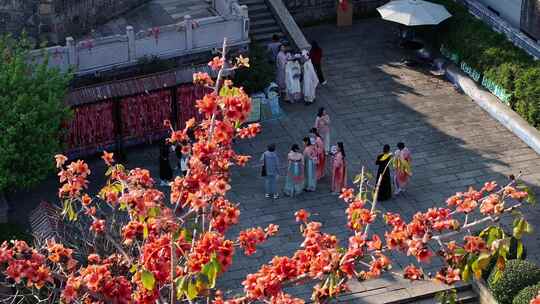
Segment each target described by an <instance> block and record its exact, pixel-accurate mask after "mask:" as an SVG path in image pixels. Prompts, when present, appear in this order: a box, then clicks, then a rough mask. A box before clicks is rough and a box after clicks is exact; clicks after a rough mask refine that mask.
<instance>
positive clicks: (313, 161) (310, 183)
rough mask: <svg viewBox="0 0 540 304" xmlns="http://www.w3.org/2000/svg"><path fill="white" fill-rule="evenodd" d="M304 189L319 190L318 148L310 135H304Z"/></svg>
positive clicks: (309, 190)
mask: <svg viewBox="0 0 540 304" xmlns="http://www.w3.org/2000/svg"><path fill="white" fill-rule="evenodd" d="M304 146H305V148H304V190H305V191H308V192H312V191H315V190H317V173H316V171H317V169H316V168H317V161H318V159H317V148H315V145H312V144H311V140H310V139H309V137H304Z"/></svg>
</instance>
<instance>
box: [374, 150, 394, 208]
mask: <svg viewBox="0 0 540 304" xmlns="http://www.w3.org/2000/svg"><path fill="white" fill-rule="evenodd" d="M391 160H392V153H390V146H389V145H384V147H383V153H381V154H379V156H377V161H375V164H376V165H378V166H379V170H377V180H376V181H375V182H376V183H378V182H379V177H380V176H381V174H382V180H381V185H380V186H379V194H378V195H377V199H378V200H379V201H385V200H388V199H390V198H391V197H392V179H391V178H390V166H389V165H388V163H389V162H390V161H391Z"/></svg>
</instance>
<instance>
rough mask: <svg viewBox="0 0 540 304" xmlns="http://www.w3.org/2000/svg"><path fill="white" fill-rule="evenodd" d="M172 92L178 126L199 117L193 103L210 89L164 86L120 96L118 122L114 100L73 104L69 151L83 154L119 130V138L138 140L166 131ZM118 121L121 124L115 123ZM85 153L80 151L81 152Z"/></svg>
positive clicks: (112, 139)
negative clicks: (154, 89) (164, 123)
mask: <svg viewBox="0 0 540 304" xmlns="http://www.w3.org/2000/svg"><path fill="white" fill-rule="evenodd" d="M171 92H172V93H174V94H176V105H177V116H176V122H177V125H178V126H179V128H183V127H184V126H185V123H186V121H188V120H189V119H190V118H192V117H195V118H196V119H197V120H199V119H200V118H201V116H200V114H199V112H198V110H197V108H196V106H195V104H196V101H197V99H201V98H202V97H203V96H204V94H207V93H210V92H212V89H209V88H205V87H202V86H195V85H193V84H186V85H181V86H178V87H177V88H176V89H175V90H174V91H171V90H170V89H163V90H158V91H154V92H151V93H149V94H147V93H141V94H139V95H135V96H130V97H124V98H122V99H120V109H119V110H120V115H119V118H120V119H119V122H117V121H116V120H117V119H116V115H115V107H114V106H115V104H114V101H113V100H106V101H101V102H96V103H92V104H86V105H79V106H76V107H74V109H73V112H74V117H73V120H72V121H71V122H70V123H69V124H67V127H68V132H67V134H66V136H65V142H66V143H67V146H68V148H69V150H70V152H74V151H77V152H79V153H78V154H81V155H84V154H89V153H94V152H96V151H99V149H103V148H104V147H105V146H108V145H112V144H114V143H115V140H116V139H117V137H118V133H119V131H121V134H120V136H121V138H122V139H128V140H129V139H141V140H144V139H145V138H147V137H148V136H152V135H156V134H160V133H161V132H164V131H166V129H165V127H164V126H163V121H164V120H166V119H171V117H172V100H173V98H172V97H173V96H171ZM116 123H120V124H121V125H120V126H117V125H115V124H116ZM84 151H85V152H86V153H83V152H84Z"/></svg>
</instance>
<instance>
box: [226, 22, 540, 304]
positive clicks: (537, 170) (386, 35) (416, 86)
mask: <svg viewBox="0 0 540 304" xmlns="http://www.w3.org/2000/svg"><path fill="white" fill-rule="evenodd" d="M305 33H306V35H307V36H308V38H316V39H317V40H318V41H319V44H320V45H321V47H322V48H323V50H324V66H323V68H324V71H325V74H326V76H327V78H328V85H327V86H325V87H323V88H320V89H319V91H318V98H317V102H316V104H315V105H312V106H309V107H306V106H304V105H302V104H295V105H284V110H285V112H286V117H285V118H282V119H280V120H275V121H270V122H266V123H264V124H263V132H262V134H261V135H260V136H258V137H257V138H256V139H255V140H253V141H251V142H247V143H246V142H244V143H242V144H239V145H238V149H239V151H241V152H243V153H248V154H251V155H254V156H255V157H254V158H257V159H258V157H259V155H260V154H261V153H262V152H263V151H264V150H265V148H266V145H267V144H269V143H272V142H273V143H276V144H277V147H278V152H279V153H280V155H281V158H282V159H286V153H287V152H288V149H289V147H290V146H291V145H292V144H293V143H298V144H300V143H301V140H302V138H303V137H304V136H305V135H306V133H307V131H308V130H309V128H311V127H312V125H313V123H314V119H315V115H316V112H317V108H318V107H319V106H324V107H325V108H326V109H327V110H328V112H329V114H330V117H331V120H332V141H333V142H337V141H343V142H344V144H345V150H346V154H347V159H348V164H349V167H348V176H349V178H350V177H352V176H355V175H356V174H358V173H359V171H360V170H361V167H362V166H365V167H366V168H368V169H369V170H370V171H371V172H376V167H375V158H376V156H377V155H378V154H379V153H380V152H381V150H382V146H383V145H384V144H390V145H391V146H392V147H393V149H394V147H395V145H396V143H397V142H399V141H403V142H405V143H406V145H407V146H408V147H409V148H410V149H411V150H412V153H413V174H414V176H413V178H412V182H411V185H410V188H409V189H408V191H407V193H406V194H405V195H403V196H400V197H397V198H394V199H392V200H391V201H387V202H384V203H382V204H381V206H382V208H383V209H384V210H387V211H392V212H397V213H400V214H402V215H403V216H405V217H406V218H411V217H412V215H413V214H414V213H415V212H417V211H419V210H425V209H427V208H430V207H433V206H443V205H444V201H445V199H446V198H447V197H448V196H450V195H452V194H454V193H455V192H458V191H464V190H466V189H467V187H468V186H474V185H476V186H479V185H482V184H483V182H484V181H488V180H496V181H499V183H505V182H506V181H507V176H508V175H509V174H518V173H519V172H522V173H523V175H524V176H523V180H524V181H526V182H527V183H528V184H530V185H532V186H535V187H536V186H538V185H540V162H539V160H540V156H539V155H538V154H536V153H535V152H534V151H533V150H532V149H530V148H528V147H527V145H525V144H524V143H523V142H522V141H521V140H520V139H518V138H517V137H516V136H514V135H513V134H512V133H510V132H509V131H508V130H507V129H505V128H504V127H503V126H502V125H500V124H499V123H498V122H497V121H495V120H494V119H492V118H491V117H490V116H489V115H488V114H487V113H486V112H484V111H483V110H482V109H481V108H480V107H479V106H477V105H476V104H475V103H474V102H473V101H471V100H470V99H469V98H468V97H467V96H465V95H462V94H460V93H459V92H457V91H456V89H454V87H453V86H452V84H451V83H449V82H447V81H445V80H443V79H437V78H434V77H433V76H431V75H430V74H427V73H425V72H423V71H416V70H413V69H410V68H407V67H404V66H402V65H401V64H400V60H401V58H402V57H403V54H401V53H400V51H399V49H398V48H396V46H395V40H394V39H392V37H395V34H394V27H393V26H392V25H391V24H389V23H386V22H382V21H375V20H368V21H359V22H358V23H357V24H355V26H353V27H352V28H345V29H338V28H336V27H334V26H320V27H315V28H309V29H305ZM259 170H260V168H252V169H247V170H245V169H244V170H239V171H236V172H235V174H234V177H233V190H232V195H231V197H232V198H233V199H235V200H236V201H238V202H240V203H241V204H242V215H241V226H240V227H238V228H239V229H242V228H246V227H250V226H257V225H260V226H265V225H267V224H269V223H276V224H279V225H280V227H281V230H280V234H279V236H278V237H277V238H275V239H273V240H271V241H270V242H268V243H267V244H266V245H264V246H263V247H262V250H261V251H260V252H258V253H257V254H256V255H255V256H253V257H247V258H239V259H238V263H237V264H236V265H235V266H233V268H232V269H231V273H229V274H227V275H226V276H225V278H224V279H225V281H226V282H224V283H223V285H224V286H228V287H235V286H236V287H237V286H239V284H240V282H241V280H242V279H243V278H244V277H245V274H246V273H249V272H253V271H255V270H256V269H257V265H259V264H261V263H264V262H268V261H269V260H270V259H271V258H272V257H273V256H274V255H291V253H292V252H294V250H295V248H298V246H299V244H300V241H301V239H300V236H299V231H298V225H297V224H296V223H295V222H294V216H293V213H294V212H295V211H296V210H298V209H301V208H304V209H306V210H308V211H310V212H311V213H312V214H313V216H312V219H313V220H317V221H320V222H322V223H323V231H325V232H329V233H333V234H336V235H337V236H338V237H339V238H340V239H341V240H346V239H347V238H348V236H349V234H350V233H349V231H348V230H347V228H346V226H345V224H346V216H345V213H344V210H345V204H344V203H343V202H342V201H340V200H338V198H337V197H336V196H333V195H331V194H330V187H329V182H330V180H329V177H326V178H325V179H323V180H322V181H321V182H320V184H319V186H318V191H317V192H316V193H305V194H303V195H302V196H301V197H300V198H294V199H290V198H281V199H279V200H276V201H272V200H268V199H264V197H263V189H262V188H263V181H262V178H260V177H259ZM284 170H285V168H284ZM254 180H257V182H254ZM283 182H284V179H282V180H281V184H283ZM527 217H528V219H530V220H531V221H532V222H533V223H537V226H538V224H540V216H539V213H538V212H537V211H535V210H531V211H530V212H528V214H527ZM374 227H375V231H376V232H378V233H380V234H382V233H383V232H384V229H383V227H382V225H381V224H378V225H375V226H374ZM239 229H235V232H236V231H238V230H239ZM528 239H529V242H527V244H528V248H529V257H530V258H531V259H534V260H536V261H539V260H540V247H539V243H538V242H537V240H538V237H537V236H534V237H529V238H528ZM392 257H393V258H394V260H395V261H396V262H397V265H396V267H395V269H394V270H396V271H399V268H400V267H404V266H406V265H408V264H409V263H410V262H412V260H410V259H408V258H406V257H403V256H402V255H395V256H392ZM433 266H434V267H435V266H438V265H437V263H435V264H434V265H433ZM400 285H406V283H405V282H403V281H402V280H399V279H398V278H395V277H391V276H388V277H386V279H382V280H377V281H374V282H366V283H363V284H358V283H356V284H354V286H353V291H354V292H360V293H359V294H358V295H356V300H355V301H354V302H355V303H382V302H383V301H382V298H381V295H380V294H381V293H383V292H385V291H388V290H395V289H399V286H400ZM381 288H382V289H381ZM422 288H424V287H422ZM362 291H366V292H362ZM307 292H309V290H308V289H305V288H297V289H296V290H295V293H297V294H304V293H307ZM407 292H409V293H411V289H408V290H399V292H397V293H396V292H394V293H391V296H390V298H389V293H386V294H385V295H384V299H385V300H386V301H388V300H391V299H392V297H398V298H399V297H403V294H402V293H407ZM414 292H415V291H414V288H413V289H412V293H414ZM344 302H349V303H350V299H348V300H344Z"/></svg>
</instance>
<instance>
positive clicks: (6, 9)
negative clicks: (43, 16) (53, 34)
mask: <svg viewBox="0 0 540 304" xmlns="http://www.w3.org/2000/svg"><path fill="white" fill-rule="evenodd" d="M38 5H39V0H0V33H2V34H3V33H15V34H18V33H21V32H22V31H23V30H26V32H27V33H28V34H30V35H31V36H34V35H35V34H36V33H37V26H38V24H39V23H38V18H37V9H38Z"/></svg>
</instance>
